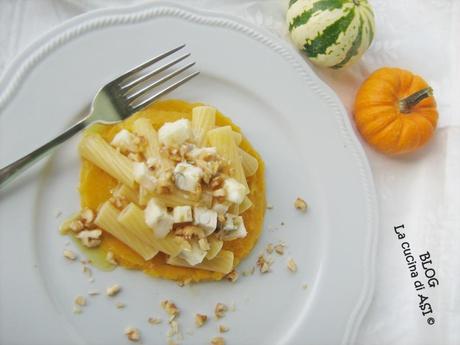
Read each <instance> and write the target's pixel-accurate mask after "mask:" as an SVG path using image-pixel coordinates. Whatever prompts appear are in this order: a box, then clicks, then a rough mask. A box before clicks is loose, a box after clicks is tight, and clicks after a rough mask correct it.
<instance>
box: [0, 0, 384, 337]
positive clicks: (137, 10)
mask: <svg viewBox="0 0 460 345" xmlns="http://www.w3.org/2000/svg"><path fill="white" fill-rule="evenodd" d="M165 15H166V16H173V17H178V18H181V19H184V20H188V21H191V22H195V23H199V24H205V25H214V26H220V27H224V28H229V29H231V30H234V31H238V32H241V33H243V34H245V35H247V36H249V37H250V38H252V39H254V40H256V41H258V42H260V43H262V44H264V45H266V46H267V47H269V48H271V49H272V50H273V51H274V52H275V53H277V54H279V55H280V56H282V57H283V58H284V59H285V60H286V61H288V62H289V63H290V64H291V65H292V66H293V67H294V69H295V70H297V71H298V72H299V74H300V75H301V76H302V77H303V78H304V79H305V81H306V82H307V83H308V85H309V86H310V88H311V89H312V90H313V91H314V92H315V93H316V94H317V95H318V96H319V97H321V98H322V99H323V100H324V101H325V102H326V103H327V104H329V105H330V106H331V107H332V109H333V110H334V116H335V119H336V121H337V123H338V125H339V128H340V132H341V136H342V139H343V140H344V143H345V145H347V148H349V149H351V150H352V153H353V156H354V158H355V161H356V162H357V164H358V168H359V171H360V178H361V181H362V183H363V186H364V190H365V191H366V198H367V205H368V207H369V212H368V215H367V225H368V228H369V229H371V233H370V234H369V236H368V238H367V242H368V243H367V247H366V248H367V250H366V251H365V253H364V258H363V259H364V262H365V263H367V264H366V266H367V267H366V272H367V274H366V276H365V283H364V286H363V291H362V293H361V296H360V299H359V301H358V303H357V305H356V307H355V309H354V310H353V312H352V313H351V315H350V318H349V321H348V324H347V328H346V331H345V335H344V337H343V341H342V344H352V343H353V342H354V340H355V339H356V336H357V333H358V330H359V326H360V325H361V323H362V319H363V317H364V314H365V313H366V311H367V310H368V307H369V305H370V302H371V299H372V295H373V292H374V287H375V262H376V248H377V227H378V212H377V198H376V193H375V187H374V182H373V178H372V173H371V170H370V167H369V164H368V161H367V159H366V155H365V153H364V150H363V148H362V146H361V144H360V143H359V141H358V139H357V138H356V137H355V135H354V133H353V129H352V126H351V123H350V121H349V119H348V116H347V113H346V110H345V108H344V107H343V105H342V104H341V102H340V100H339V98H338V97H337V95H336V94H335V92H334V91H333V90H332V89H331V88H330V87H329V86H328V85H326V84H325V83H324V82H323V81H322V80H321V79H320V78H319V77H317V76H316V74H315V72H314V71H313V70H312V69H311V68H310V66H309V65H308V64H307V63H306V62H305V61H304V60H303V59H302V58H301V57H300V56H299V54H298V53H297V52H295V51H294V50H293V48H292V47H289V46H288V44H287V43H285V42H282V41H280V40H279V39H278V38H276V37H273V36H272V35H271V34H269V33H267V32H265V33H262V32H263V31H264V30H263V29H262V28H259V27H255V26H253V25H252V24H250V23H247V22H244V21H243V20H242V19H239V18H237V17H232V16H228V15H223V14H215V13H211V12H207V11H204V10H197V9H191V8H188V7H185V6H183V5H178V4H177V3H171V2H168V1H156V2H154V3H147V4H142V5H136V6H132V7H124V8H113V9H102V10H96V11H92V12H89V13H87V14H83V15H80V16H77V17H75V18H73V19H71V20H69V21H67V22H65V23H64V24H62V25H60V26H58V27H57V28H55V29H53V30H51V31H50V32H48V33H47V34H45V35H44V36H42V37H41V38H40V39H38V40H37V41H35V42H34V43H33V44H31V45H30V46H29V47H27V48H26V49H25V50H24V51H23V52H22V53H21V54H20V55H19V56H17V57H16V59H15V60H14V61H13V62H12V63H11V64H10V65H8V66H7V67H6V69H5V71H4V73H3V75H2V76H0V77H1V79H0V90H1V89H3V90H4V91H3V92H2V93H1V94H0V114H1V112H2V110H3V109H4V108H5V107H6V106H7V104H8V103H9V101H10V100H11V99H12V98H13V97H14V95H15V91H16V90H17V89H18V87H19V85H20V84H21V82H22V80H23V79H24V78H25V76H26V75H27V73H28V72H29V71H31V70H32V69H33V68H34V66H36V65H37V64H38V63H39V62H40V61H41V60H42V59H44V58H45V57H46V56H48V55H49V54H50V53H51V52H53V51H54V50H56V49H57V48H59V47H60V46H62V45H64V44H65V43H67V42H69V41H71V40H72V39H74V38H76V37H78V36H80V35H82V34H84V33H87V32H90V31H92V30H95V29H99V28H102V27H105V26H110V25H114V24H117V25H120V24H130V23H136V22H141V21H145V20H148V19H151V18H154V17H159V16H165ZM270 36H272V37H270Z"/></svg>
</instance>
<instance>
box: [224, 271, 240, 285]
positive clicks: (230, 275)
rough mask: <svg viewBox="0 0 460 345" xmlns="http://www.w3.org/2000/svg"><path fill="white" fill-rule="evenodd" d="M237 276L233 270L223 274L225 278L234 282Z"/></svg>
mask: <svg viewBox="0 0 460 345" xmlns="http://www.w3.org/2000/svg"><path fill="white" fill-rule="evenodd" d="M238 277H239V274H238V272H237V271H235V270H233V271H231V272H230V273H228V274H227V275H226V276H225V278H227V280H228V281H231V282H232V283H234V282H236V281H237V280H238Z"/></svg>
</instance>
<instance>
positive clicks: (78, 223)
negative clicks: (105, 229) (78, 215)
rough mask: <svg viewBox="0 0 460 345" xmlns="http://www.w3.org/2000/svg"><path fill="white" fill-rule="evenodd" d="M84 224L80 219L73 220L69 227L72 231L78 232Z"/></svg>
mask: <svg viewBox="0 0 460 345" xmlns="http://www.w3.org/2000/svg"><path fill="white" fill-rule="evenodd" d="M84 227H85V226H84V225H83V222H82V221H81V220H74V221H72V222H71V223H70V225H69V228H70V230H72V231H73V232H80V231H82V230H83V228H84Z"/></svg>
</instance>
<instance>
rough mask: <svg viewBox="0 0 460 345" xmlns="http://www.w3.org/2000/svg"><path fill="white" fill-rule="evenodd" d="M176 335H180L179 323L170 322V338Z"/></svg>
mask: <svg viewBox="0 0 460 345" xmlns="http://www.w3.org/2000/svg"><path fill="white" fill-rule="evenodd" d="M176 334H179V324H178V323H177V321H176V320H172V321H171V322H169V330H168V333H167V335H168V337H172V336H174V335H176Z"/></svg>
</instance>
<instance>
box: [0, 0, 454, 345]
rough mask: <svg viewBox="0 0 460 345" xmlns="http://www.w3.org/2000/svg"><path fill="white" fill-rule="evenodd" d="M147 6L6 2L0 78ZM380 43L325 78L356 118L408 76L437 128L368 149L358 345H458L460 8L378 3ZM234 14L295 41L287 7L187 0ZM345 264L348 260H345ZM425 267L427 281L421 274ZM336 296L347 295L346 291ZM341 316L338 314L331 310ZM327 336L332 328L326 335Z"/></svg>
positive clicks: (449, 2) (436, 1)
mask: <svg viewBox="0 0 460 345" xmlns="http://www.w3.org/2000/svg"><path fill="white" fill-rule="evenodd" d="M140 1H141V0H139V1H134V0H132V1H127V0H124V1H123V0H111V1H110V0H72V1H70V0H69V1H67V2H66V1H63V0H61V1H59V0H0V74H1V72H2V70H3V69H4V68H5V67H6V66H7V65H8V64H9V63H10V62H11V60H12V59H14V57H15V55H16V54H18V52H20V51H21V50H22V49H23V48H24V47H25V46H27V44H28V43H30V42H32V41H33V40H34V39H36V38H37V37H39V36H40V35H41V34H42V33H44V32H46V31H47V30H49V29H51V28H53V27H54V26H56V25H58V24H59V23H62V22H63V21H65V20H66V19H68V18H71V17H73V16H76V15H78V14H81V13H83V12H85V11H88V10H91V9H94V8H99V7H104V6H110V5H113V4H118V5H127V4H130V3H134V2H140ZM370 1H371V3H372V4H373V5H374V9H375V13H376V21H377V32H376V37H375V41H374V43H373V45H372V47H371V48H370V50H369V51H368V53H367V54H366V55H365V56H364V58H363V59H362V60H361V62H360V63H358V64H357V65H355V66H352V67H351V68H349V69H346V70H343V71H332V70H331V71H329V70H318V69H317V72H318V73H319V75H320V76H321V77H322V78H323V79H324V80H325V81H326V82H327V83H328V84H329V85H330V86H331V87H332V88H333V89H334V90H335V91H336V92H337V93H338V94H339V96H340V97H341V99H342V101H343V103H344V104H345V106H346V108H347V109H348V110H350V109H351V104H352V102H353V99H354V95H355V92H356V89H357V87H358V85H359V84H360V83H361V82H362V80H363V79H364V78H365V77H366V76H367V75H368V74H369V73H370V72H371V71H373V70H375V69H376V68H378V67H381V66H398V67H403V68H408V69H410V70H412V71H414V72H416V73H419V74H421V75H423V76H424V77H425V78H426V79H427V80H428V81H429V83H430V84H431V85H432V86H433V88H434V90H435V95H436V98H437V101H438V104H439V111H440V122H439V125H440V126H439V127H440V128H439V129H438V131H437V133H436V135H435V138H434V139H433V140H432V141H431V143H430V144H429V145H428V146H427V147H426V148H424V149H422V150H421V151H419V152H418V153H416V154H414V155H411V156H406V157H400V158H390V157H386V156H383V155H381V154H378V153H376V152H374V151H373V150H372V149H370V148H369V147H368V146H366V144H364V147H365V150H366V153H367V155H368V158H369V161H370V164H371V167H372V171H373V174H374V179H375V183H376V188H377V193H378V196H379V202H380V220H381V224H380V232H379V239H378V256H377V274H376V289H375V295H374V298H373V301H372V304H371V306H370V309H369V311H368V313H367V315H366V317H365V319H364V322H363V324H362V327H361V330H360V332H359V335H358V339H357V344H360V345H372V344H407V345H410V344H427V345H428V344H430V345H431V344H439V345H442V344H451V345H458V344H460V293H459V290H460V274H459V273H460V250H459V249H458V248H460V212H459V210H460V178H459V177H460V127H458V125H459V124H460V112H459V111H458V110H457V109H459V105H460V101H459V97H460V72H459V71H460V68H459V66H460V40H459V39H458V37H459V34H460V1H458V0H397V1H396V0H393V1H389V0H370ZM182 2H183V3H187V2H188V3H190V4H192V5H195V6H205V7H207V8H210V9H215V10H219V11H226V12H230V13H233V14H236V15H238V16H241V17H243V18H245V19H247V20H249V21H251V22H253V23H255V24H257V25H261V26H264V27H265V28H268V29H269V30H271V31H272V32H274V33H275V34H277V35H279V36H280V37H282V38H285V39H287V34H286V27H285V24H284V14H285V10H286V7H287V0H286V1H285V0H258V1H244V0H232V1H230V0H227V1H225V0H188V1H182ZM403 223H404V224H405V227H406V231H405V232H406V235H407V238H408V239H409V242H410V244H411V247H412V251H413V253H415V254H422V253H424V252H426V251H429V252H430V254H431V257H432V261H433V265H434V268H435V270H436V277H437V278H438V279H439V282H440V284H439V286H437V287H436V288H427V289H425V290H423V291H422V292H424V293H425V295H428V296H429V298H430V302H431V305H432V307H433V310H434V318H435V324H434V325H432V326H430V325H428V324H427V322H426V318H423V317H422V316H421V311H420V310H419V307H418V304H419V297H418V296H417V294H416V293H415V290H414V288H413V286H412V279H411V278H410V276H409V270H408V268H407V266H406V264H405V261H404V257H403V254H402V249H401V247H400V245H401V242H400V241H398V240H397V239H396V236H395V234H394V231H393V227H394V226H397V225H400V224H403ZM344 259H345V258H344ZM417 261H418V262H419V273H422V272H423V271H421V269H420V259H418V258H417ZM337 293H340V291H339V290H338V291H337ZM331 313H333V311H331ZM324 331H325V332H327V329H325V330H324Z"/></svg>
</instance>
